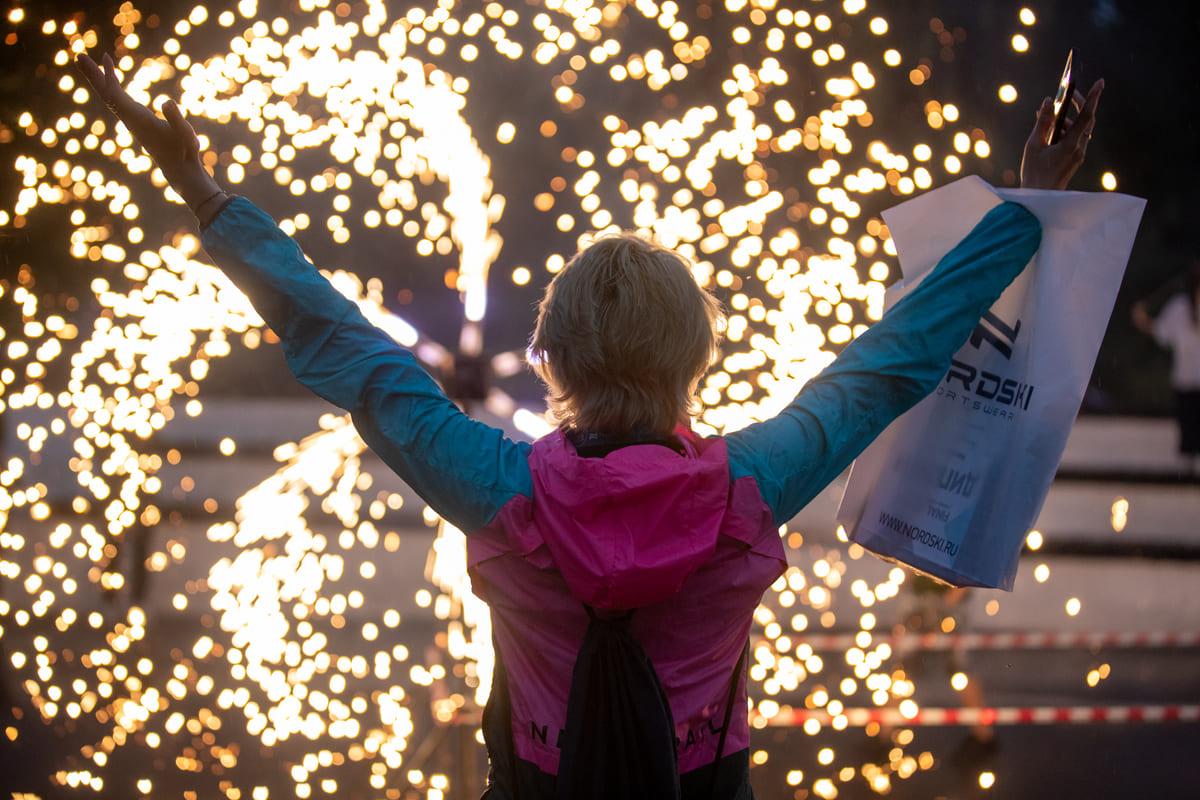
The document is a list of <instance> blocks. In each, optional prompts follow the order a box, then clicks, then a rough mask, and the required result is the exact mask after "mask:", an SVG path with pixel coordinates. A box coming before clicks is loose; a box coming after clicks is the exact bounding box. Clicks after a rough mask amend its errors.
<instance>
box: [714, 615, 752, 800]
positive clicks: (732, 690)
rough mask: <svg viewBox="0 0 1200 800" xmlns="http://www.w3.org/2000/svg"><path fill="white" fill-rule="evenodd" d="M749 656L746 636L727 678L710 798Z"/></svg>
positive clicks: (715, 794)
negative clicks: (727, 686)
mask: <svg viewBox="0 0 1200 800" xmlns="http://www.w3.org/2000/svg"><path fill="white" fill-rule="evenodd" d="M749 658H750V639H749V638H748V637H747V639H746V645H745V646H744V647H743V648H742V654H741V655H740V656H738V660H737V664H736V665H735V666H734V668H733V675H732V676H731V677H730V678H729V697H727V698H726V700H725V722H724V723H722V724H721V736H720V738H718V739H717V755H716V757H715V758H714V759H713V762H712V781H711V782H710V784H709V789H708V794H709V796H710V797H712V798H716V796H717V774H718V772H719V770H718V768H717V767H718V765H719V764H720V762H721V756H722V755H724V754H725V735H726V734H727V733H729V723H730V721H732V719H733V704H734V703H735V702H736V701H737V690H738V686H739V685H740V684H741V677H742V668H743V667H744V666H745V665H746V661H747V660H748V659H749Z"/></svg>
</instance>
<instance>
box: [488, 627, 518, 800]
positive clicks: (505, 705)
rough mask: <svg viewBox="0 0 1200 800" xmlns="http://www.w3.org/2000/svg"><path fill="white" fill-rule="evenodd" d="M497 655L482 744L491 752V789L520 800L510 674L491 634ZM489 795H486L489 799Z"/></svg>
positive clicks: (503, 795)
mask: <svg viewBox="0 0 1200 800" xmlns="http://www.w3.org/2000/svg"><path fill="white" fill-rule="evenodd" d="M492 650H493V652H495V654H496V659H495V667H494V669H493V671H492V691H491V694H489V695H488V701H487V705H485V706H484V708H483V725H482V727H483V740H484V742H485V743H486V745H487V751H488V786H489V791H492V790H495V791H498V792H499V793H500V795H501V796H502V797H505V798H509V799H510V800H521V781H520V777H519V776H518V774H517V750H516V746H515V745H514V744H513V730H512V701H511V699H510V697H509V694H508V671H507V670H506V669H505V668H504V659H502V658H501V657H500V645H499V643H498V642H497V641H496V636H495V634H494V633H493V634H492ZM487 796H488V793H487V792H485V793H484V797H485V798H486V797H487Z"/></svg>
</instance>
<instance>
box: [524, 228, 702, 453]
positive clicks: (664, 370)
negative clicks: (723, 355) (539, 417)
mask: <svg viewBox="0 0 1200 800" xmlns="http://www.w3.org/2000/svg"><path fill="white" fill-rule="evenodd" d="M724 319H725V318H724V314H723V312H722V311H721V305H720V303H719V302H718V300H717V299H716V298H715V297H713V296H712V295H711V294H709V293H708V292H707V291H705V290H704V289H702V288H701V287H700V286H699V285H697V283H696V279H695V278H694V277H693V275H692V271H691V269H690V267H689V265H688V262H687V261H686V260H685V259H684V258H683V256H681V255H679V254H678V253H675V252H673V251H671V250H668V249H667V248H665V247H661V246H659V245H656V244H653V243H651V242H649V241H646V240H645V239H643V238H641V237H639V236H637V235H636V234H632V233H621V234H615V235H609V236H604V237H601V238H599V239H597V240H596V241H595V242H594V243H593V244H591V245H590V246H588V247H586V248H584V249H583V250H581V251H580V252H579V253H577V254H576V255H575V256H574V257H573V258H572V259H571V260H570V262H569V263H568V264H567V266H566V267H564V268H563V270H562V271H561V272H560V273H559V274H558V275H556V276H554V279H553V280H552V281H550V285H549V286H548V287H547V288H546V294H545V296H544V297H543V298H542V302H541V305H540V306H539V309H538V321H537V327H536V329H535V330H534V333H533V339H532V342H531V345H530V348H529V354H530V363H531V364H532V366H533V369H534V371H535V372H536V373H537V374H538V376H539V377H540V378H541V379H542V380H543V381H545V383H546V385H547V387H548V389H549V394H548V398H547V399H548V402H549V404H550V411H551V413H552V415H553V416H554V418H555V420H556V421H557V422H558V425H559V427H561V428H564V429H566V430H570V431H595V432H601V433H615V434H622V433H631V432H635V431H636V432H640V433H653V434H656V435H666V434H669V433H670V431H671V430H673V429H674V427H675V425H676V424H678V423H680V422H682V421H683V420H684V419H685V418H686V416H687V415H688V414H691V413H695V412H696V411H697V410H698V403H697V400H696V388H697V386H698V385H699V382H700V378H701V377H703V375H704V373H705V372H706V371H707V370H708V368H709V367H710V366H711V365H712V363H713V360H714V359H715V358H716V355H717V345H718V342H719V340H720V330H721V328H722V327H723V324H724Z"/></svg>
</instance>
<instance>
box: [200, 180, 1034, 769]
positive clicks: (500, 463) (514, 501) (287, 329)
mask: <svg viewBox="0 0 1200 800" xmlns="http://www.w3.org/2000/svg"><path fill="white" fill-rule="evenodd" d="M1040 240H1041V228H1040V226H1039V224H1038V222H1037V219H1036V218H1035V217H1034V216H1033V215H1032V214H1030V213H1029V212H1028V211H1027V210H1025V209H1024V208H1022V207H1021V206H1019V205H1016V204H1013V203H1004V204H1002V205H1000V206H997V207H996V208H994V209H992V211H990V212H989V213H988V214H987V215H986V216H985V217H984V218H983V220H982V221H981V222H980V223H979V224H978V225H977V226H976V227H975V229H974V230H973V231H972V232H971V233H970V234H969V235H968V236H967V237H966V238H965V239H963V241H962V242H960V243H959V244H958V246H957V247H955V248H954V249H953V250H952V251H951V252H950V253H949V254H948V255H947V256H946V257H945V258H944V259H943V260H942V261H941V263H939V265H938V266H937V268H936V269H935V270H934V271H933V272H932V273H930V274H929V275H928V276H927V277H926V278H925V280H923V281H922V282H921V283H920V285H919V286H918V287H917V288H916V289H914V290H913V291H912V292H910V293H909V294H908V295H907V296H906V297H904V298H903V299H902V300H901V301H900V302H899V303H897V304H896V306H895V307H894V308H892V309H891V310H889V311H888V313H886V314H885V315H884V317H883V319H882V320H880V321H879V322H878V323H876V324H875V325H874V326H872V327H871V328H870V329H869V330H867V331H866V332H865V333H863V335H861V336H860V337H858V338H857V339H856V340H854V341H853V342H851V343H850V344H849V345H847V346H846V348H845V349H844V350H843V352H842V353H841V355H839V356H838V358H837V359H836V360H835V361H834V362H833V363H832V364H831V365H830V366H829V367H827V368H826V369H825V370H824V371H823V372H822V373H821V374H820V375H819V376H817V377H816V378H814V379H813V380H811V381H809V382H808V383H807V384H806V385H805V386H804V388H803V389H802V390H801V391H800V393H799V394H798V395H797V396H796V398H795V399H794V400H793V401H792V402H791V403H790V404H789V405H788V406H787V407H786V408H785V409H784V410H783V411H781V412H780V413H779V414H778V415H777V416H775V417H773V418H771V419H768V420H764V421H762V422H758V423H754V424H752V425H749V426H747V427H746V428H743V429H742V430H739V431H736V432H734V433H730V434H727V435H725V436H718V437H709V438H703V437H699V436H696V435H695V434H693V433H692V432H690V431H688V430H684V429H680V430H678V431H677V432H676V436H677V439H678V440H679V445H680V446H681V447H680V451H676V450H674V449H671V448H668V447H664V446H662V445H658V444H637V445H632V446H628V447H624V448H621V449H617V450H615V451H613V452H611V453H609V454H608V455H606V456H604V457H602V458H583V457H581V456H579V455H578V454H577V453H576V450H575V448H574V446H573V445H572V444H571V443H570V441H568V439H567V438H566V437H565V436H564V435H563V434H562V433H560V432H555V433H552V434H550V435H548V436H546V437H544V438H542V439H540V440H538V441H536V442H534V443H532V444H529V443H525V442H517V441H512V440H510V439H509V438H506V436H505V435H504V434H503V433H502V432H501V431H499V430H496V429H494V428H491V427H489V426H487V425H485V424H483V423H481V422H478V421H476V420H473V419H471V418H470V417H468V416H466V415H465V414H463V413H462V412H461V411H460V410H459V409H458V407H457V406H456V405H455V404H454V403H453V402H451V401H450V400H449V399H448V398H447V397H446V395H445V394H444V393H443V392H442V390H441V389H440V388H439V386H438V384H437V383H436V382H435V381H434V380H433V379H432V378H431V377H430V376H429V375H428V374H427V373H426V372H425V371H424V370H423V369H422V368H421V366H420V365H419V364H418V362H417V360H416V359H415V358H414V356H413V355H412V354H411V353H410V352H408V351H407V350H405V349H404V348H403V347H401V346H399V345H398V344H397V343H396V342H395V341H394V340H393V339H392V338H390V337H389V336H388V335H387V334H386V333H384V332H383V331H381V330H379V329H377V328H375V327H374V326H372V325H371V324H370V323H369V322H367V320H366V319H365V318H364V317H363V316H362V314H361V313H360V312H359V310H358V309H357V307H356V306H355V305H354V304H353V303H351V302H350V301H349V300H347V299H346V298H344V297H343V296H342V295H340V294H339V293H338V292H337V291H335V290H334V289H333V287H332V286H330V284H329V283H328V281H326V279H325V278H324V277H322V276H321V275H320V274H319V273H318V271H317V270H316V269H315V268H314V267H313V265H312V264H311V263H310V262H309V261H308V260H307V259H306V258H305V257H304V255H303V253H302V252H301V250H300V248H299V247H298V246H297V245H296V244H295V243H294V242H293V241H292V240H291V239H290V238H288V237H287V236H286V235H285V234H284V233H283V232H281V231H280V230H279V228H278V227H277V226H276V224H275V223H274V221H273V220H272V219H271V218H270V217H269V216H268V215H266V214H265V213H263V212H262V211H260V210H259V209H258V208H256V207H255V206H254V205H252V204H251V203H250V202H249V201H247V200H245V199H242V198H235V199H234V200H232V201H231V202H230V203H229V204H228V205H227V206H226V207H225V208H224V209H223V210H222V211H221V213H220V214H219V215H218V216H217V218H216V219H215V220H214V221H213V222H212V224H211V225H210V226H209V227H208V229H207V230H206V231H204V234H203V242H204V246H205V248H206V249H207V251H208V252H209V254H210V255H211V256H212V258H213V259H214V260H215V261H216V263H217V264H218V265H219V266H221V267H222V268H223V269H224V270H225V271H226V273H227V274H228V275H229V277H230V278H231V279H232V280H233V281H234V282H235V283H237V285H238V286H239V287H241V288H242V290H243V291H245V292H246V293H247V294H248V295H249V297H250V299H251V301H252V302H253V304H254V306H255V308H256V309H257V310H258V312H259V313H260V314H261V315H262V316H263V318H264V319H265V320H266V321H267V323H268V324H269V325H270V326H271V328H272V329H273V330H274V331H275V333H276V334H277V335H278V336H279V338H280V339H281V341H282V343H283V350H284V354H285V356H286V358H287V361H288V363H289V366H290V367H291V369H292V371H293V372H294V374H295V375H296V377H297V378H298V379H299V380H300V381H301V382H302V383H304V384H305V385H306V386H308V387H309V388H310V389H312V390H313V391H314V392H316V393H317V394H318V395H320V396H321V397H323V398H325V399H326V400H328V401H329V402H331V403H333V404H335V405H337V406H339V407H341V408H343V409H346V410H347V411H349V412H350V413H351V414H352V416H353V420H354V424H355V425H356V426H357V429H358V431H359V433H360V434H361V435H362V437H363V439H364V440H365V441H366V442H367V444H368V445H369V446H370V447H371V448H372V450H374V451H375V452H376V453H377V454H378V455H379V456H380V457H381V458H382V459H383V460H384V461H385V462H386V463H387V465H388V466H389V467H390V468H391V469H393V470H394V471H395V472H396V473H398V474H399V475H400V477H401V478H403V479H404V480H405V481H406V482H407V483H408V484H409V485H410V486H411V487H412V488H413V489H414V490H415V491H416V492H417V493H418V494H419V495H420V496H421V497H422V498H423V499H424V500H425V501H426V502H427V503H429V505H430V506H431V507H432V508H433V509H434V510H436V511H437V512H438V513H439V514H440V515H442V516H443V517H444V518H445V519H447V520H448V521H450V522H452V523H453V524H455V525H456V526H458V527H459V528H461V529H462V530H464V531H467V532H468V534H469V535H468V554H469V561H470V569H471V576H472V587H473V590H474V591H475V592H476V594H478V595H479V596H480V597H481V598H483V599H484V600H485V601H486V602H487V603H488V605H489V606H490V608H491V613H492V624H493V628H494V631H495V641H496V645H497V647H498V649H499V651H500V654H501V657H502V659H503V662H504V665H505V668H506V671H507V675H508V684H509V687H508V688H509V695H510V700H511V708H512V711H511V727H512V744H513V747H514V748H515V750H516V755H517V757H518V758H519V759H520V760H521V761H522V762H523V763H526V764H528V765H532V766H533V767H536V769H537V770H538V771H540V772H542V773H545V774H547V775H554V774H556V770H557V767H558V748H557V746H556V741H557V737H558V733H559V731H561V730H562V728H563V724H564V721H565V717H566V703H567V694H568V689H569V685H570V681H571V674H572V668H573V666H574V663H575V657H576V654H577V650H578V648H579V645H580V643H581V641H582V639H583V633H584V630H585V628H586V626H587V619H588V618H587V614H586V611H585V608H584V604H585V603H586V604H589V605H591V606H593V607H596V608H600V609H626V608H637V609H638V611H637V612H636V614H635V615H634V618H633V626H634V627H633V630H634V634H635V636H636V637H637V639H638V641H639V642H640V643H641V644H642V645H643V647H644V648H645V649H646V651H647V653H648V655H649V656H650V658H651V660H652V661H653V663H654V666H655V669H656V671H657V673H658V675H659V678H660V680H661V682H662V684H663V687H664V688H665V690H666V692H667V696H668V698H669V701H670V705H671V710H672V713H673V716H674V720H675V724H676V734H677V739H678V754H679V769H680V772H681V774H682V773H687V772H690V771H692V770H695V769H697V768H700V767H703V766H705V765H707V764H710V763H711V762H712V761H713V759H714V755H715V752H716V740H717V736H716V733H717V732H718V730H719V728H720V726H721V722H722V721H723V719H724V711H725V708H724V706H725V704H726V697H727V695H728V689H729V685H730V677H731V675H732V672H733V669H734V667H735V665H736V664H737V662H738V658H739V656H740V654H741V651H742V648H743V646H744V645H745V642H746V640H747V636H748V634H749V632H750V627H751V623H752V614H753V612H754V609H755V607H756V606H757V605H758V603H759V601H760V599H761V597H762V594H763V592H764V591H765V590H766V589H767V587H768V586H770V584H771V583H772V582H773V581H775V580H776V579H777V578H778V577H779V576H780V575H781V574H782V573H783V571H784V569H785V567H786V560H785V554H784V549H783V545H782V543H781V541H780V538H779V527H780V526H781V525H783V524H784V523H786V522H787V521H788V520H789V519H791V518H792V516H793V515H795V514H796V513H797V512H798V511H799V510H800V509H801V508H802V507H803V506H804V505H805V504H807V503H808V502H809V501H810V500H811V499H812V498H813V497H814V496H815V495H816V494H817V493H818V492H820V491H821V490H822V489H823V488H824V487H825V486H826V485H827V484H828V483H829V482H830V481H831V480H832V479H833V478H835V477H836V476H837V475H838V474H839V473H841V472H842V471H843V470H844V469H845V468H846V467H847V466H848V465H849V464H850V462H851V461H852V460H853V459H854V458H855V456H857V455H858V454H859V452H861V451H862V449H863V448H864V447H866V445H867V444H868V443H869V442H871V440H873V439H874V438H875V437H876V436H877V435H878V434H879V433H880V432H881V431H882V430H883V429H884V427H886V426H887V425H888V423H890V422H891V421H892V420H893V419H895V418H896V417H897V416H899V415H900V414H901V413H903V412H904V411H905V410H907V409H908V408H909V407H911V406H912V405H913V404H914V403H916V402H917V401H918V400H920V399H921V398H922V397H924V396H925V395H927V394H928V393H930V392H931V391H933V389H934V388H936V386H937V384H938V382H939V381H940V380H941V379H942V378H943V377H944V375H945V373H946V371H947V369H948V367H949V366H950V359H951V356H952V355H953V353H954V352H955V351H956V350H957V349H958V348H959V347H960V346H961V345H962V344H963V343H964V342H965V341H966V339H967V337H968V336H969V335H970V333H971V331H972V330H973V329H974V327H975V325H976V324H977V323H978V321H979V318H980V316H981V315H982V314H983V312H984V311H985V310H987V308H988V307H989V306H991V305H992V304H993V303H994V302H995V301H996V299H997V298H998V297H999V295H1000V293H1001V292H1002V291H1003V290H1004V288H1005V287H1006V286H1007V285H1008V284H1009V283H1010V282H1011V281H1012V280H1013V278H1015V277H1016V275H1017V274H1019V273H1020V271H1021V270H1022V269H1023V268H1024V267H1025V265H1026V264H1027V263H1028V262H1029V261H1030V259H1031V258H1032V257H1033V255H1034V253H1035V251H1036V250H1037V248H1038V245H1039V243H1040ZM745 692H746V690H745V679H744V676H743V677H741V678H739V680H738V690H737V698H736V705H735V706H734V711H733V716H732V720H731V722H730V729H729V731H728V733H727V741H726V745H725V751H724V752H725V753H735V752H740V751H744V750H746V748H747V747H748V746H749V741H750V736H749V725H748V720H747V708H746V702H745V699H746V693H745Z"/></svg>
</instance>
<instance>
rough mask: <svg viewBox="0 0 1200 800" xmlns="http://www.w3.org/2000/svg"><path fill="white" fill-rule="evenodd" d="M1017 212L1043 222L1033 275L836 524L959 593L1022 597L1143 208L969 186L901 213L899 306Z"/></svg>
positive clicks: (846, 501) (1128, 200) (927, 197)
mask: <svg viewBox="0 0 1200 800" xmlns="http://www.w3.org/2000/svg"><path fill="white" fill-rule="evenodd" d="M1003 200H1012V201H1015V202H1017V203H1020V204H1022V205H1024V206H1025V207H1026V208H1028V209H1029V210H1030V211H1032V212H1033V213H1034V214H1035V215H1037V217H1038V219H1039V220H1040V221H1041V224H1042V243H1041V247H1040V248H1039V250H1038V252H1037V254H1036V255H1035V256H1034V259H1033V262H1032V263H1031V264H1030V265H1029V266H1028V267H1026V269H1025V271H1024V272H1022V273H1021V275H1019V276H1018V277H1017V279H1016V280H1015V281H1014V282H1013V283H1012V285H1010V286H1009V287H1008V289H1006V290H1005V291H1004V294H1002V295H1001V296H1000V299H999V300H998V301H997V302H996V304H995V305H993V306H992V308H991V309H990V310H989V311H988V312H987V313H986V314H985V315H984V318H983V319H982V320H981V321H980V324H979V326H978V327H977V328H976V329H975V332H974V333H973V334H972V336H971V338H970V340H969V341H968V342H967V344H965V345H964V346H963V347H962V349H960V350H959V351H958V353H957V354H956V355H955V357H954V362H953V366H952V367H951V369H950V371H949V372H948V373H947V374H946V377H945V378H944V379H943V380H942V381H941V383H939V384H938V388H937V389H936V390H935V391H934V392H933V394H931V395H929V396H928V397H926V398H925V399H924V400H922V401H921V402H920V403H918V404H917V405H916V406H914V407H913V408H912V409H911V410H910V411H908V412H907V413H906V414H904V415H903V416H901V417H900V418H899V419H897V420H896V421H895V422H893V423H892V424H891V425H890V426H889V427H888V428H887V430H885V431H884V432H883V434H882V435H881V436H880V437H879V438H878V439H876V441H875V442H874V443H873V444H872V445H871V446H870V447H868V448H867V449H866V451H864V452H863V454H862V455H861V456H859V458H858V460H856V461H855V462H854V466H853V469H852V470H851V473H850V478H849V480H848V482H847V484H846V488H845V491H844V493H843V495H842V502H841V506H840V507H839V509H838V514H837V519H838V521H839V522H841V523H842V524H843V525H844V526H845V528H846V530H847V532H848V533H849V535H850V538H851V540H852V541H855V542H857V543H858V544H860V545H862V546H863V547H865V548H866V549H868V550H870V551H872V552H874V553H876V554H877V555H880V556H883V557H884V558H888V559H893V560H896V561H900V562H903V563H905V564H908V565H910V566H912V567H914V568H916V569H918V570H920V571H922V572H925V573H928V574H930V575H932V576H934V577H936V578H939V579H941V580H943V581H946V582H947V583H952V584H955V585H958V586H987V587H999V588H1002V589H1006V590H1009V591H1011V590H1012V586H1013V580H1014V578H1015V577H1016V572H1017V559H1018V557H1019V555H1020V552H1021V546H1022V544H1023V542H1024V539H1025V536H1026V534H1027V533H1028V531H1029V529H1030V527H1031V526H1032V525H1033V524H1034V521H1035V520H1036V519H1037V516H1038V513H1039V512H1040V511H1041V507H1042V503H1043V502H1044V501H1045V499H1046V494H1047V492H1048V491H1049V490H1050V484H1051V482H1052V481H1053V480H1054V474H1055V471H1056V470H1057V468H1058V463H1059V461H1060V460H1061V458H1062V453H1063V448H1064V447H1065V446H1066V443H1067V435H1068V434H1069V433H1070V429H1071V425H1072V424H1073V423H1074V421H1075V416H1076V414H1077V412H1078V410H1079V405H1080V402H1081V401H1082V399H1083V394H1084V391H1085V390H1086V389H1087V384H1088V379H1089V378H1090V376H1091V372H1092V367H1093V365H1094V363H1095V360H1096V354H1097V352H1098V351H1099V349H1100V341H1101V339H1102V338H1103V337H1104V330H1105V328H1106V327H1107V325H1108V319H1109V316H1110V315H1111V314H1112V308H1113V303H1114V301H1115V300H1116V296H1117V290H1118V289H1119V287H1120V284H1121V276H1122V274H1123V273H1124V271H1125V264H1126V262H1127V261H1128V259H1129V252H1130V250H1131V248H1132V247H1133V239H1134V235H1135V233H1136V232H1137V226H1138V222H1139V220H1140V219H1141V214H1142V209H1143V207H1144V206H1145V201H1144V200H1142V199H1140V198H1136V197H1129V196H1127V195H1120V194H1114V193H1082V192H1051V191H1034V190H1020V189H1016V190H1001V189H993V188H992V187H991V186H989V185H988V184H987V183H985V182H984V181H983V180H981V179H979V178H975V177H971V178H963V179H961V180H958V181H956V182H954V183H952V184H949V185H947V186H944V187H942V188H940V189H937V190H935V191H932V192H928V193H926V194H924V195H922V196H920V197H917V198H915V199H913V200H910V201H908V202H906V203H904V204H902V205H900V206H897V207H896V208H893V209H891V210H890V211H887V212H884V214H883V218H884V221H885V222H886V223H887V226H888V230H889V232H890V233H891V236H892V238H893V240H894V241H895V243H896V248H897V252H898V254H899V257H900V266H901V270H902V272H903V274H904V281H903V282H902V283H901V284H897V285H896V286H894V287H892V289H890V290H889V292H888V303H889V306H890V304H891V303H894V302H895V301H897V300H898V299H899V298H900V297H902V296H903V295H904V294H905V293H906V292H908V291H911V289H912V287H914V286H915V285H916V284H918V283H919V282H920V280H921V279H922V278H923V277H924V276H925V275H927V274H928V273H929V272H930V271H931V270H932V269H933V268H934V266H936V264H937V262H938V261H939V259H941V257H942V256H944V255H945V254H946V253H948V252H949V251H950V250H951V249H952V248H953V247H954V246H955V245H956V244H958V242H959V241H961V240H962V239H963V237H965V236H966V235H967V233H969V232H970V231H971V229H972V228H974V227H975V224H976V223H977V222H979V220H980V219H982V218H983V216H984V214H986V213H987V212H988V210H990V209H991V208H992V207H993V206H995V205H997V204H999V203H1000V202H1001V201H1003Z"/></svg>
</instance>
